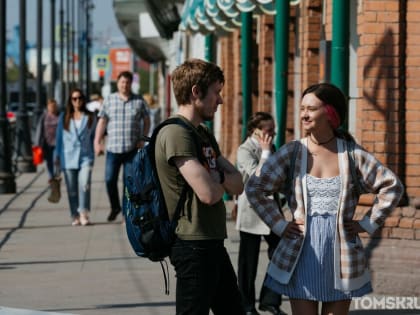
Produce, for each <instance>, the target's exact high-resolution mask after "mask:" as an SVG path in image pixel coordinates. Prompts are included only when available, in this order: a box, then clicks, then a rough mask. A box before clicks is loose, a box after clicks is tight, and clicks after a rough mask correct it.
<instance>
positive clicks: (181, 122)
mask: <svg viewBox="0 0 420 315" xmlns="http://www.w3.org/2000/svg"><path fill="white" fill-rule="evenodd" d="M172 124H175V125H179V126H182V127H183V128H185V129H187V130H189V131H191V134H193V139H194V142H195V145H196V148H197V152H198V153H200V152H201V150H200V142H199V140H198V138H197V137H198V135H197V132H196V131H195V130H194V129H193V128H192V127H191V126H190V125H189V124H188V123H186V122H185V121H184V120H182V119H181V118H179V117H171V118H168V119H166V120H164V121H163V122H161V123H160V124H159V125H158V126H156V128H155V129H154V130H153V133H152V137H151V138H148V137H145V136H144V137H143V138H144V139H145V140H146V139H147V138H148V140H149V145H150V146H151V148H152V150H150V152H149V153H150V156H151V162H152V165H153V168H154V171H155V174H156V176H158V172H157V168H156V158H155V145H156V138H157V135H158V133H159V131H160V130H161V129H162V128H163V127H165V126H167V125H172ZM189 190H191V187H190V185H188V183H187V182H185V185H184V187H183V188H182V191H181V195H180V197H179V200H178V202H177V204H176V208H175V212H174V215H173V217H172V221H173V220H178V219H179V218H180V216H181V209H183V208H184V203H185V200H186V199H187V193H188V191H189ZM165 203H166V202H165Z"/></svg>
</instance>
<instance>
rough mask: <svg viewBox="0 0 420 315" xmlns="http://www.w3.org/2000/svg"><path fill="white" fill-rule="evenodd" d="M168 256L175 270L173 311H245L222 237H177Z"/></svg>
mask: <svg viewBox="0 0 420 315" xmlns="http://www.w3.org/2000/svg"><path fill="white" fill-rule="evenodd" d="M170 260H171V263H172V265H173V266H174V268H175V272H176V278H177V282H176V315H187V314H188V315H208V314H209V311H210V309H211V310H212V312H213V314H214V315H242V314H245V312H244V310H243V308H242V305H241V298H240V294H239V289H238V284H237V279H236V275H235V271H234V269H233V266H232V263H231V261H230V258H229V255H228V253H227V251H226V248H225V247H224V245H223V241H222V240H208V241H183V240H179V239H178V240H177V241H176V242H175V244H174V245H173V247H172V252H171V255H170Z"/></svg>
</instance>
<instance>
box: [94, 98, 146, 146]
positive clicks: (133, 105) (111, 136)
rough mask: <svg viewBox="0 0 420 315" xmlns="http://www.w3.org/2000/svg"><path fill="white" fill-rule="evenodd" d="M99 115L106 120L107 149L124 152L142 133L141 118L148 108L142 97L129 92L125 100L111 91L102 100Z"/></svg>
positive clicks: (144, 115)
mask: <svg viewBox="0 0 420 315" xmlns="http://www.w3.org/2000/svg"><path fill="white" fill-rule="evenodd" d="M98 116H99V117H104V118H106V120H107V142H106V146H107V148H106V149H107V151H109V152H112V153H125V152H130V151H132V150H134V149H135V148H136V147H137V143H138V142H139V141H140V140H141V136H142V135H143V132H142V127H143V119H144V117H147V116H149V110H148V108H147V105H146V102H145V101H144V100H143V98H142V97H141V96H139V95H136V94H131V95H130V97H129V98H128V100H127V101H125V100H123V99H122V98H121V97H120V96H119V93H118V92H116V93H112V94H111V95H109V97H107V98H106V99H105V100H104V103H103V106H102V109H101V111H100V112H99V114H98Z"/></svg>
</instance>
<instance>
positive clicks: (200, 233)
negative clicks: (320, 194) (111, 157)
mask: <svg viewBox="0 0 420 315" xmlns="http://www.w3.org/2000/svg"><path fill="white" fill-rule="evenodd" d="M172 84H173V89H174V94H175V97H176V100H177V102H178V105H179V107H178V113H177V115H176V117H179V118H180V119H182V120H183V121H184V122H185V123H186V124H188V125H189V126H190V127H191V128H185V127H183V126H181V125H179V124H169V125H167V126H164V127H163V128H162V129H161V130H160V132H159V133H158V135H157V138H156V145H155V157H156V168H157V172H158V176H159V180H160V184H161V187H162V191H163V195H164V198H165V201H166V205H167V208H168V212H169V215H170V216H173V214H174V210H175V208H176V205H177V203H178V201H179V198H180V197H179V196H180V195H181V193H182V190H183V189H184V187H185V184H187V185H188V186H189V187H190V189H189V190H188V192H187V196H186V200H185V202H184V205H183V207H182V209H181V213H180V218H179V220H178V226H177V228H176V235H177V238H176V240H175V243H174V245H173V246H172V250H171V254H170V261H171V263H172V265H173V266H174V268H175V272H176V278H177V284H176V314H177V315H181V314H189V315H190V314H208V313H209V311H210V309H211V310H212V312H213V314H215V315H221V314H229V315H239V314H245V312H244V311H243V309H242V306H241V301H240V294H239V290H238V285H237V278H236V275H235V271H234V269H233V266H232V263H231V261H230V258H229V255H228V253H227V251H226V248H225V247H224V244H223V242H224V239H225V238H226V237H227V231H226V208H225V205H224V202H223V199H222V197H223V194H224V193H225V191H226V192H228V193H230V194H233V195H237V194H240V193H241V192H242V190H243V184H242V178H241V175H240V173H239V172H238V171H237V170H236V168H235V167H234V166H233V165H232V164H231V163H230V162H229V161H228V160H227V159H225V158H224V157H223V156H222V155H221V153H220V149H219V147H218V145H217V142H216V140H215V138H214V136H213V135H212V134H211V133H210V132H209V131H208V130H207V129H206V127H205V126H204V125H203V124H202V123H203V122H204V121H208V120H212V119H213V118H214V114H215V112H216V110H217V108H218V106H219V104H222V102H223V100H222V97H221V96H220V92H221V90H222V87H223V84H224V75H223V72H222V70H221V69H220V68H219V67H218V66H216V65H215V64H212V63H208V62H205V61H202V60H199V59H192V60H188V61H185V62H184V63H183V64H182V65H180V66H178V67H177V68H176V69H175V70H174V71H173V73H172Z"/></svg>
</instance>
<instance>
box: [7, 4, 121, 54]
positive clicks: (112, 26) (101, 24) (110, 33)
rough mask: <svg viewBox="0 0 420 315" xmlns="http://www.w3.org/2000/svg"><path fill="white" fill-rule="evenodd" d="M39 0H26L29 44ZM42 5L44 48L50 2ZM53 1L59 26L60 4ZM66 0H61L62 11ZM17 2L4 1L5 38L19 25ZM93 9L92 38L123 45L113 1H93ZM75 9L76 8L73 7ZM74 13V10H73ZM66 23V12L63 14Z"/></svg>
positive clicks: (47, 40) (32, 37) (33, 32)
mask: <svg viewBox="0 0 420 315" xmlns="http://www.w3.org/2000/svg"><path fill="white" fill-rule="evenodd" d="M38 1H39V0H26V37H27V41H28V42H29V44H34V43H36V24H37V4H38ZM41 1H42V5H43V21H44V25H43V35H42V36H43V43H44V47H49V45H50V29H51V25H50V22H49V21H50V3H51V0H41ZM61 1H62V0H56V1H55V8H56V18H55V22H56V24H59V10H60V2H61ZM67 1H68V0H63V3H64V7H65V8H64V9H65V10H66V3H67ZM69 1H70V2H69V3H77V2H76V1H78V0H69ZM19 2H20V1H18V0H6V12H7V16H6V27H7V31H8V32H7V37H8V38H10V37H11V36H12V35H13V27H14V26H15V25H18V24H19ZM92 3H93V4H94V9H93V11H92V16H91V18H92V26H93V29H92V31H93V36H94V38H95V40H96V41H97V42H105V41H109V40H110V41H111V43H114V44H115V43H117V44H119V43H124V44H125V39H124V35H123V34H122V32H121V31H120V29H119V27H118V24H117V21H116V19H115V14H114V12H113V6H112V3H113V0H93V1H92ZM75 8H76V6H75ZM75 11H76V10H75ZM64 22H66V11H65V13H64Z"/></svg>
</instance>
